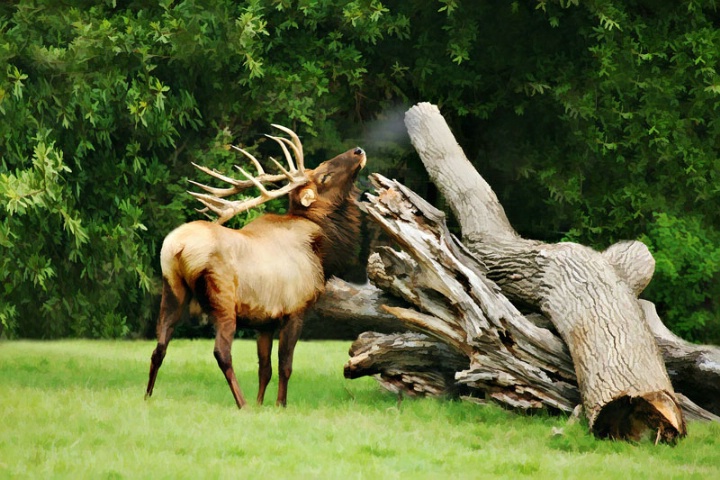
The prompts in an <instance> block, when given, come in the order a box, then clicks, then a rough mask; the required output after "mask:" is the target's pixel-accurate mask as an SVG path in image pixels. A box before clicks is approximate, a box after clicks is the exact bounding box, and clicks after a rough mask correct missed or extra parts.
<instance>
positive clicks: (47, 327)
mask: <svg viewBox="0 0 720 480" xmlns="http://www.w3.org/2000/svg"><path fill="white" fill-rule="evenodd" d="M719 66H720V13H719V12H718V10H717V6H716V4H715V2H714V1H686V0H683V1H678V0H629V1H625V0H623V1H620V0H596V1H592V0H536V1H533V0H529V1H514V2H513V1H503V0H473V1H470V0H425V1H406V0H383V1H380V0H354V1H340V0H313V1H309V0H304V1H303V0H248V1H244V2H235V1H230V0H204V1H203V0H197V1H169V0H164V1H160V2H157V1H153V2H150V1H126V2H123V1H119V0H105V1H99V2H98V1H50V0H36V1H18V2H3V3H2V4H1V5H0V203H1V204H0V336H5V337H10V338H13V337H28V338H59V337H91V338H126V337H144V336H147V335H149V334H152V327H153V324H154V316H155V315H156V312H157V307H158V300H159V284H160V281H159V275H160V273H159V263H158V252H159V248H160V245H161V243H162V239H163V237H164V236H165V235H166V234H167V233H168V232H169V231H170V230H172V229H173V228H174V227H176V226H177V225H179V224H181V223H183V222H185V221H188V220H190V219H197V218H201V215H200V214H198V213H197V212H195V210H194V209H195V208H196V207H198V205H197V204H196V202H195V200H194V199H193V198H192V197H190V196H189V195H187V194H186V193H185V191H186V189H188V187H189V185H188V182H187V180H188V178H192V179H198V176H199V175H200V174H199V172H197V171H194V169H193V167H192V166H191V162H197V163H200V164H203V165H206V166H209V167H212V168H216V169H219V170H222V171H225V172H229V171H230V170H231V168H232V165H234V164H236V163H238V162H240V161H241V158H240V157H239V156H237V155H235V154H234V153H233V152H231V151H230V150H229V148H228V145H230V144H237V145H241V146H245V147H247V148H249V149H250V150H252V151H255V152H258V153H259V154H260V155H263V156H266V155H267V154H268V153H271V154H274V153H276V152H273V151H272V149H271V148H268V147H272V146H271V145H268V144H267V142H266V141H264V137H263V136H262V134H263V133H266V132H269V131H270V127H269V124H270V123H280V124H283V125H286V126H288V127H291V128H293V129H295V130H296V131H298V132H299V133H300V134H301V137H302V140H303V143H304V146H305V150H306V153H307V155H308V157H310V159H311V160H310V161H309V162H308V163H309V164H310V166H314V165H316V164H317V163H319V162H320V161H322V160H325V159H327V158H330V157H332V156H334V155H336V154H337V153H339V152H342V151H345V150H347V149H348V148H350V147H352V146H355V145H360V146H362V147H363V148H365V149H366V150H367V151H368V155H369V159H370V160H369V168H368V169H369V170H371V171H379V172H383V173H384V174H385V175H387V176H391V177H394V178H397V179H398V180H400V181H401V182H404V183H405V184H406V185H408V186H409V187H411V188H413V189H414V190H416V191H417V192H418V193H420V194H421V195H423V196H424V197H425V198H428V199H429V200H431V201H432V202H433V203H435V204H437V205H440V206H442V198H438V194H437V191H436V190H435V189H434V187H433V186H432V185H431V184H429V182H428V180H427V175H426V173H425V172H424V170H423V167H422V164H421V162H420V161H419V159H418V157H417V155H416V154H415V152H414V151H413V149H412V147H411V145H410V144H409V141H408V138H407V134H406V133H405V129H404V126H403V123H402V115H403V113H404V112H405V110H406V109H407V108H409V107H410V106H412V105H413V104H414V103H416V102H418V101H429V102H432V103H435V104H437V105H438V106H439V107H440V109H441V111H442V113H443V115H444V117H445V118H446V119H447V120H448V122H449V124H450V126H451V128H452V130H453V132H454V134H455V136H456V138H457V139H458V141H459V143H460V144H461V145H462V147H463V148H464V150H465V152H466V154H467V156H468V157H469V158H470V160H471V161H472V162H473V164H474V165H475V167H476V168H477V169H478V171H479V172H480V173H481V174H482V175H483V176H484V177H485V179H487V180H488V182H489V183H490V185H491V186H492V187H493V189H494V190H495V192H496V193H497V194H498V196H499V198H500V201H501V203H502V204H503V206H504V207H505V209H506V211H507V213H508V216H509V218H510V221H511V223H512V224H513V226H514V227H515V228H516V229H517V231H518V232H519V233H521V234H522V235H523V236H525V237H527V238H534V239H539V240H544V241H551V242H554V241H563V240H570V241H577V242H580V243H583V244H586V245H590V246H593V247H596V248H604V247H606V246H608V245H610V244H611V243H613V242H615V241H618V240H622V239H639V240H641V241H643V242H645V243H646V244H647V245H648V247H649V248H650V250H651V251H652V253H653V255H654V256H655V259H656V262H657V266H656V273H655V276H654V279H653V281H652V283H651V284H650V286H649V288H648V289H647V290H646V291H645V292H644V294H643V296H644V297H645V298H648V299H649V300H651V301H653V302H655V303H656V304H657V306H658V310H659V312H660V315H661V316H662V317H663V319H664V320H665V322H666V324H667V325H668V326H669V327H671V328H672V329H673V330H674V331H675V332H676V333H678V334H680V335H682V336H683V337H685V338H687V339H690V340H693V341H702V342H712V343H720V201H719V200H720V155H719V153H720V135H719V133H720V119H719V115H718V107H719V106H720V75H719V74H718V67H719ZM271 143H272V142H271ZM202 180H205V179H202ZM266 208H267V209H269V210H273V211H282V210H283V202H282V201H277V202H274V203H271V204H269V205H268V206H267V207H266ZM259 211H262V209H259ZM259 211H253V212H250V213H248V214H247V215H245V216H243V217H242V218H238V219H235V220H234V221H233V224H232V225H233V226H235V227H239V226H241V225H242V224H243V223H245V222H247V221H248V220H250V219H251V218H252V217H253V216H256V215H258V214H259Z"/></svg>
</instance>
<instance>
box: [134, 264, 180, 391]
mask: <svg viewBox="0 0 720 480" xmlns="http://www.w3.org/2000/svg"><path fill="white" fill-rule="evenodd" d="M189 298H190V296H189V295H188V291H187V287H186V286H185V285H183V284H181V283H178V284H176V288H173V287H172V286H171V285H170V283H169V282H168V280H167V279H166V278H164V277H163V291H162V300H161V302H160V315H159V317H158V323H157V339H158V342H157V346H156V347H155V350H154V351H153V353H152V356H151V357H150V374H149V376H148V384H147V390H146V391H145V399H147V398H148V397H150V396H151V395H152V393H153V388H154V387H155V379H156V378H157V374H158V370H160V366H161V365H162V362H163V359H164V358H165V353H166V351H167V346H168V343H170V339H171V338H172V334H173V331H174V330H175V325H176V324H177V323H178V321H179V320H180V319H181V318H182V317H183V315H184V313H185V311H186V310H187V304H188V300H189Z"/></svg>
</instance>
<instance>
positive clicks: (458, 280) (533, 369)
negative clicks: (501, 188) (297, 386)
mask: <svg viewBox="0 0 720 480" xmlns="http://www.w3.org/2000/svg"><path fill="white" fill-rule="evenodd" d="M373 182H374V183H375V184H376V189H377V192H378V195H377V196H374V197H370V204H369V205H368V206H367V207H366V209H367V211H368V214H369V215H370V216H371V217H372V218H373V219H374V220H375V221H376V222H378V223H379V224H380V225H381V226H382V227H383V229H384V230H385V233H386V234H387V235H389V236H390V237H391V238H392V239H394V240H395V241H396V242H397V243H398V244H400V245H401V246H402V247H403V248H404V250H403V251H397V250H393V249H390V248H381V249H378V251H377V252H375V253H374V254H373V255H372V256H371V259H370V262H369V264H368V275H369V276H370V278H371V279H372V280H373V282H374V283H375V284H376V285H377V286H379V287H380V288H382V289H383V290H385V291H387V292H389V293H392V294H393V295H396V296H398V297H400V298H402V299H403V300H404V301H405V302H407V303H408V304H411V305H413V306H414V308H400V307H386V308H385V310H387V311H389V312H391V313H393V314H394V315H395V316H396V317H397V318H398V319H400V320H401V321H402V322H403V323H404V324H405V325H407V326H408V327H410V328H412V329H414V330H416V331H420V332H423V333H426V334H428V335H429V336H431V337H433V338H435V339H436V340H439V341H441V342H442V343H444V344H445V345H447V346H448V347H450V348H451V349H452V350H454V351H455V352H456V353H457V355H460V356H462V357H464V358H465V359H466V360H465V361H466V362H467V363H468V368H467V369H465V370H463V371H460V372H458V373H457V374H456V383H457V385H456V387H457V388H458V389H460V387H462V388H464V389H470V390H475V391H480V392H481V393H482V395H487V396H489V397H491V398H494V399H496V400H498V401H500V402H503V403H506V404H508V405H511V406H514V407H521V408H543V407H550V408H552V409H557V410H563V411H567V412H570V411H572V409H573V408H574V407H575V405H576V404H577V402H578V401H579V397H578V395H577V390H576V389H575V387H574V386H573V385H572V379H573V378H574V373H573V370H572V363H571V361H570V357H569V356H568V354H567V350H566V349H565V346H564V345H563V343H562V341H560V339H558V338H557V337H556V336H554V335H553V334H552V333H550V332H549V331H547V330H546V329H543V328H539V327H537V326H536V325H535V324H534V323H532V322H530V321H528V320H527V319H526V318H525V317H524V316H523V315H522V314H521V313H520V312H519V311H518V310H517V309H516V308H515V307H514V306H513V305H512V304H511V303H510V302H509V301H508V300H507V298H506V297H505V296H503V295H502V294H501V292H500V290H499V289H498V288H497V286H495V285H494V284H493V283H492V282H490V281H488V280H487V279H486V278H485V277H484V276H483V271H484V267H483V266H482V264H480V263H479V262H478V261H477V260H476V259H475V258H474V257H473V256H472V255H470V254H469V252H467V250H466V249H465V248H464V247H463V246H462V244H460V243H459V242H458V241H457V239H455V238H454V237H453V236H452V235H451V234H450V233H449V231H448V230H447V227H446V226H445V223H444V215H443V214H442V212H439V211H438V210H436V209H435V208H434V207H432V206H431V205H429V204H428V203H427V202H425V201H424V200H422V199H421V198H419V197H418V196H417V195H415V194H414V193H412V192H411V191H409V190H407V189H406V188H405V187H403V186H402V185H400V184H398V183H397V182H393V181H390V180H388V179H386V178H384V177H382V176H380V175H374V176H373ZM392 345H393V348H392V349H391V348H387V347H383V346H382V345H379V346H377V348H378V349H381V348H384V351H385V352H386V353H387V355H389V356H393V357H394V358H397V355H395V353H393V352H395V351H397V350H402V351H412V348H409V347H407V346H406V345H404V342H393V344H392ZM365 360H366V359H365V358H363V361H365ZM354 363H356V360H355V359H351V361H350V362H349V364H348V367H346V368H348V369H349V370H347V371H353V372H356V371H358V370H359V367H357V366H356V367H353V368H352V369H350V365H353V364H354ZM439 371H442V370H439ZM368 373H370V374H371V373H375V372H374V371H373V370H368ZM412 373H413V374H415V373H416V370H412ZM382 379H383V381H385V382H389V383H397V371H395V372H394V373H386V372H383V375H382ZM447 389H448V387H447V386H446V385H441V386H439V387H438V388H437V390H438V391H445V390H447ZM424 390H427V388H425V389H424Z"/></svg>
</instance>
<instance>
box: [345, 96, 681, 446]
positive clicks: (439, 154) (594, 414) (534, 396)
mask: <svg viewBox="0 0 720 480" xmlns="http://www.w3.org/2000/svg"><path fill="white" fill-rule="evenodd" d="M406 125H407V127H408V131H409V133H410V137H411V140H412V142H413V145H414V146H415V148H416V149H417V151H418V153H419V154H420V157H421V158H422V160H423V162H424V163H425V166H426V168H427V170H428V172H429V173H430V176H431V178H432V179H433V180H434V182H435V183H436V185H437V186H438V188H439V189H440V191H441V192H442V193H443V194H444V196H445V198H446V199H447V201H448V203H449V205H450V207H451V208H452V209H453V211H454V213H455V215H456V216H457V218H458V220H459V222H460V224H461V227H462V231H463V243H464V245H465V246H466V247H467V250H466V249H465V248H464V247H463V246H462V245H460V244H459V243H456V242H454V241H453V240H452V237H451V236H450V235H448V234H447V232H446V231H442V228H441V227H439V226H438V225H439V224H438V223H437V222H435V223H433V224H432V225H430V224H429V223H427V222H424V220H423V222H424V223H423V224H422V226H421V227H422V228H423V229H425V230H426V231H429V232H431V233H433V234H434V235H435V236H436V237H437V238H438V239H439V240H440V243H441V245H443V248H440V249H438V248H437V246H436V244H434V243H433V240H432V239H429V238H422V235H421V240H420V246H419V247H418V245H417V242H408V241H407V240H406V238H407V235H406V234H407V233H408V232H407V228H406V227H404V225H405V223H406V222H405V221H406V220H408V219H410V220H412V219H411V217H412V216H423V215H424V216H425V217H426V219H427V218H428V215H426V214H429V217H433V216H435V217H438V216H439V215H438V214H437V213H436V212H430V211H429V209H427V208H426V207H418V204H419V203H418V202H415V199H413V200H412V201H411V203H412V204H413V208H415V209H416V210H409V211H408V210H406V211H402V208H401V209H399V210H396V211H394V212H392V211H391V210H389V207H388V205H389V204H390V203H391V202H389V201H386V200H388V199H390V200H392V197H393V196H399V195H401V194H402V195H405V196H411V195H410V194H411V193H412V192H409V193H408V192H407V191H403V189H402V187H401V186H398V185H389V184H387V183H385V184H383V185H382V188H384V189H385V190H384V191H383V193H381V194H380V195H379V198H380V199H381V200H380V201H377V202H375V204H374V207H376V209H377V211H376V212H375V213H373V212H372V211H371V215H373V217H374V218H375V220H376V221H378V222H379V223H380V224H381V225H383V226H384V228H386V230H392V228H389V227H388V224H389V223H392V222H389V221H388V218H389V217H392V218H393V219H395V218H397V219H401V220H403V221H402V222H399V223H398V227H399V234H398V236H397V238H396V240H397V241H398V242H399V243H400V244H402V245H403V246H404V247H405V248H409V247H410V246H411V245H410V244H412V248H414V250H410V251H411V257H412V258H410V256H408V255H403V254H398V253H397V252H394V251H392V250H388V249H386V250H384V251H383V252H380V253H379V255H378V257H379V260H378V258H376V259H375V261H376V262H380V263H381V264H382V267H383V268H382V269H381V270H382V271H381V272H380V273H379V274H376V275H375V279H376V280H375V282H376V285H378V286H380V287H381V288H383V289H386V290H388V291H392V293H395V294H399V295H401V296H403V298H405V299H406V300H407V301H409V302H410V303H413V304H414V305H416V306H417V307H418V308H420V310H422V311H421V312H418V311H417V310H408V309H400V310H398V309H393V310H390V311H391V313H393V314H395V315H396V316H397V317H398V318H400V319H401V320H402V321H403V322H405V323H408V324H412V325H414V326H415V327H416V328H418V329H420V330H424V331H427V332H428V333H430V334H431V335H433V336H435V337H436V338H438V339H440V340H442V341H443V342H446V343H447V344H448V345H450V346H452V347H453V349H455V350H456V351H458V353H462V354H463V355H465V356H466V357H468V358H469V359H470V362H469V363H470V368H469V369H467V370H465V371H463V372H461V373H459V374H458V375H457V379H458V381H459V382H460V383H463V384H465V385H473V384H475V385H476V386H477V387H480V388H482V389H483V390H484V391H486V392H488V393H489V394H490V395H491V396H493V398H496V399H498V400H501V401H504V402H506V403H508V404H511V405H512V404H515V405H516V406H523V405H525V406H540V405H552V406H553V407H554V408H559V409H561V410H567V409H568V408H571V405H569V404H570V403H572V398H573V397H572V395H573V394H572V392H571V391H572V390H573V389H572V378H571V377H572V374H571V373H570V375H568V369H567V368H562V366H563V365H567V364H569V365H572V366H574V371H575V373H576V375H577V380H578V385H579V388H580V392H581V396H582V402H583V405H584V407H585V412H586V415H587V417H588V420H589V423H590V426H591V428H592V430H593V432H595V433H596V434H597V435H599V436H610V437H613V438H635V437H637V436H638V435H639V434H640V433H641V432H642V431H643V430H645V429H646V428H651V429H653V430H656V431H657V432H658V438H660V439H662V440H663V441H671V440H673V439H674V438H676V437H677V436H683V435H684V434H685V423H684V419H683V416H682V413H681V411H680V408H679V406H678V402H677V399H676V397H675V393H674V391H673V388H672V385H671V384H670V379H669V377H668V374H667V372H666V370H665V366H664V364H663V361H662V358H661V356H660V352H659V350H658V347H657V344H656V343H655V341H654V338H653V335H652V333H651V331H650V329H649V327H648V325H647V323H646V322H645V320H644V313H643V311H642V310H641V308H640V304H639V303H638V300H637V293H639V291H641V290H642V288H644V286H645V285H647V282H648V281H649V278H650V276H651V275H652V271H653V268H654V265H653V264H652V257H651V256H649V255H648V256H646V258H645V259H644V262H643V261H642V259H641V258H638V255H637V254H636V252H635V251H636V250H637V251H639V252H641V253H642V252H644V251H643V249H642V248H641V247H640V246H639V245H637V244H634V243H633V244H623V245H619V246H616V247H613V248H611V249H608V250H607V251H606V252H605V253H604V254H601V253H599V252H595V251H593V250H591V249H589V248H587V247H583V246H581V245H576V244H570V243H564V244H555V245H549V244H543V243H540V242H535V241H530V240H525V239H522V238H520V237H519V236H518V235H517V233H516V232H515V231H514V230H513V229H512V227H511V226H510V224H509V222H508V220H507V217H506V216H505V214H504V211H503V209H502V206H501V205H500V204H499V202H498V200H497V197H496V196H495V194H494V193H493V192H492V190H491V189H490V187H489V186H488V185H487V183H486V182H485V181H484V180H483V179H482V178H481V177H480V175H479V174H478V173H477V172H476V171H475V170H474V168H472V166H471V164H470V163H469V162H468V161H467V159H466V158H465V156H464V154H463V152H462V149H460V147H459V146H458V145H457V143H456V142H455V139H454V137H453V136H452V133H451V132H450V130H449V128H448V127H447V124H446V123H445V121H444V119H443V118H442V116H441V115H440V113H439V111H438V110H437V108H436V107H434V106H432V105H429V104H420V105H418V106H416V107H413V108H412V109H411V110H409V111H408V113H407V114H406ZM380 181H381V182H384V180H380ZM398 192H400V193H398ZM406 207H407V205H406ZM417 208H421V209H425V210H426V211H421V212H418V211H417ZM383 209H385V210H383ZM440 223H441V222H440ZM403 228H405V230H403ZM413 234H415V232H413ZM448 252H449V253H450V254H451V255H449V254H448ZM628 252H629V253H628ZM633 252H635V253H633ZM630 254H632V255H630ZM629 255H630V257H631V261H628V260H627V258H628V256H629ZM451 257H455V259H453V258H451ZM641 257H642V255H641ZM476 258H477V259H480V260H481V261H482V262H483V264H484V266H483V265H482V264H480V263H479V262H477V260H476ZM438 264H441V265H440V267H439V266H438ZM468 265H470V266H468ZM638 265H640V267H641V268H637V266H638ZM443 269H444V270H443ZM440 272H444V273H445V274H442V273H440ZM384 276H387V280H383V277H384ZM378 279H380V280H379V281H378ZM488 279H490V280H493V281H495V282H497V285H499V286H500V288H501V289H502V293H500V291H499V289H498V288H497V287H496V285H495V284H494V283H492V282H491V281H489V280H488ZM383 282H384V284H383ZM438 298H441V300H440V301H438ZM508 299H511V300H513V301H517V302H521V303H522V304H524V305H531V306H534V307H535V308H537V309H538V310H539V311H541V312H542V313H543V314H544V315H545V316H546V317H547V318H548V319H550V321H551V322H552V323H553V325H554V327H555V329H556V330H557V331H558V332H559V334H560V335H561V337H562V338H563V340H564V341H565V343H566V344H567V346H568V349H569V352H570V355H571V357H572V362H568V361H567V360H562V359H561V358H560V357H559V356H562V355H564V354H565V353H564V351H563V350H562V345H560V346H559V347H558V348H557V349H551V350H552V351H551V352H548V351H547V350H545V348H546V346H547V341H546V340H547V339H543V341H540V342H537V341H536V340H537V338H539V337H537V335H540V336H541V337H543V336H546V335H545V334H544V333H542V332H546V333H547V334H549V335H550V337H552V334H550V333H549V332H547V330H543V329H539V328H538V327H535V326H534V325H533V324H531V323H530V322H528V321H527V319H525V317H523V316H522V315H520V314H519V312H518V311H517V310H516V309H515V307H513V305H512V304H511V303H510V302H509V301H508ZM436 319H440V322H438V321H436ZM548 355H549V356H548ZM558 367H560V368H558ZM570 368H572V367H570ZM352 369H353V360H352V359H351V362H350V363H349V364H348V366H347V367H346V373H348V374H350V375H352V373H353V372H352Z"/></svg>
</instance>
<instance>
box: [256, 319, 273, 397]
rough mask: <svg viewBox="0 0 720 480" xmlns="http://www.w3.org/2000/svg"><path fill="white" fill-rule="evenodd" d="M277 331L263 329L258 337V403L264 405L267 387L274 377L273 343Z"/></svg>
mask: <svg viewBox="0 0 720 480" xmlns="http://www.w3.org/2000/svg"><path fill="white" fill-rule="evenodd" d="M274 333H275V331H274V330H273V329H270V330H261V331H260V333H259V335H258V339H257V356H258V394H257V404H258V405H262V404H263V401H264V400H265V389H266V388H267V386H268V383H270V379H271V378H272V357H271V356H272V344H273V334H274Z"/></svg>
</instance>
